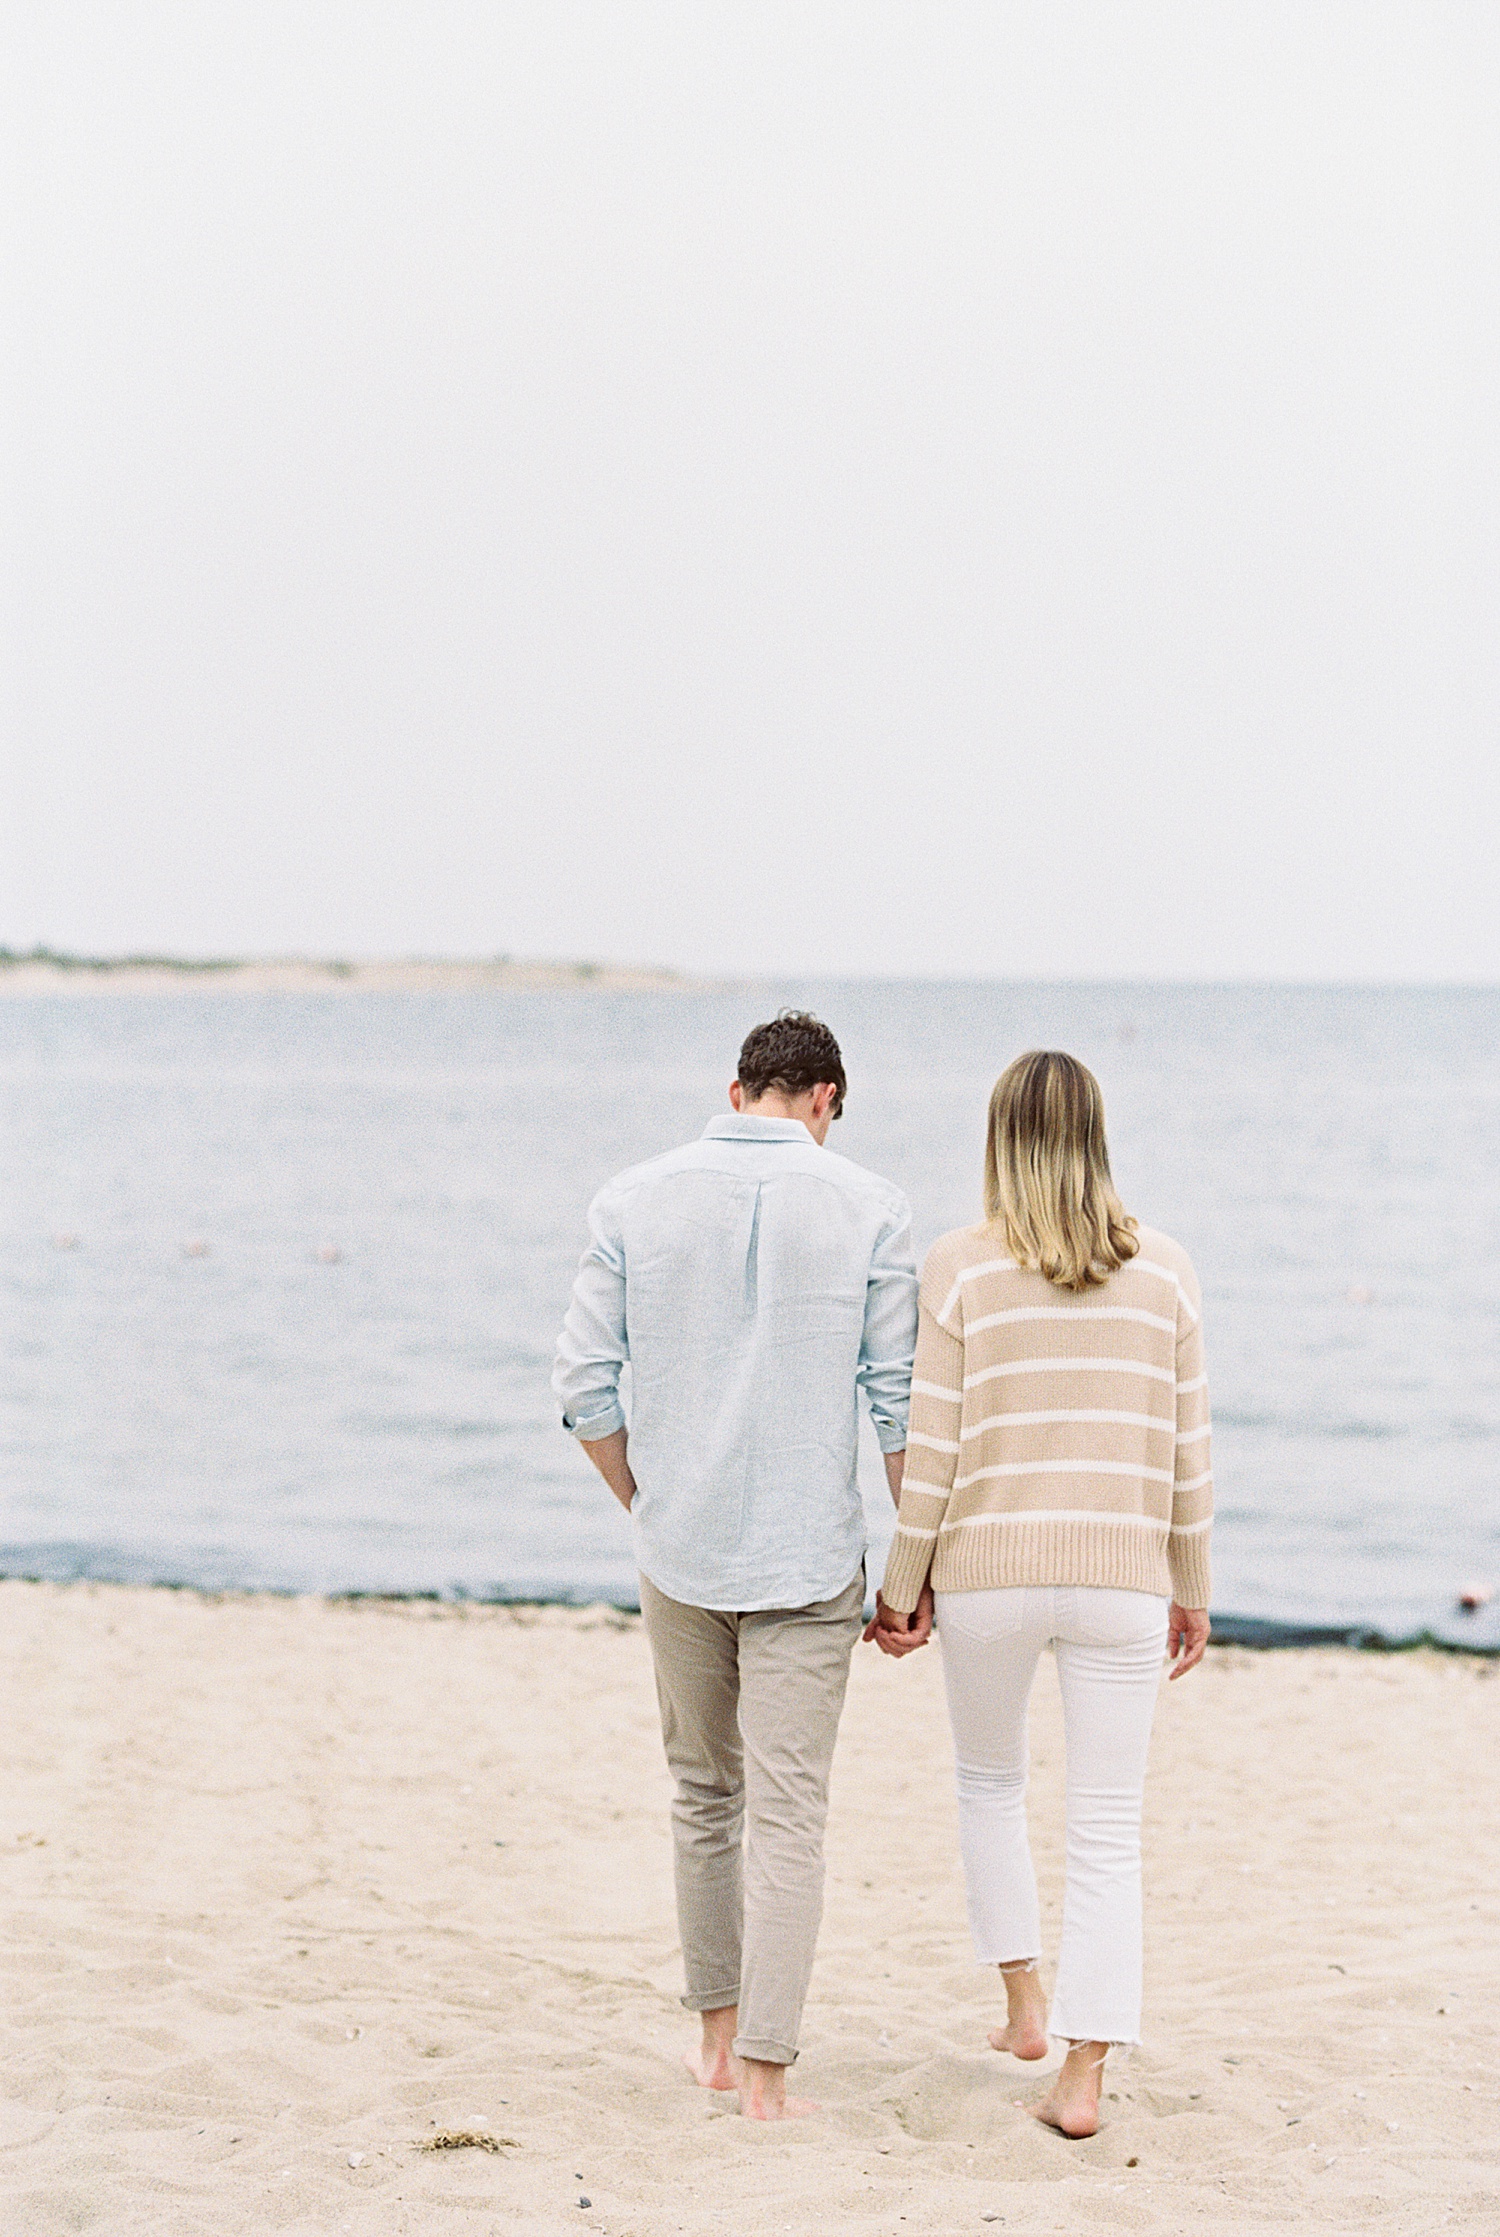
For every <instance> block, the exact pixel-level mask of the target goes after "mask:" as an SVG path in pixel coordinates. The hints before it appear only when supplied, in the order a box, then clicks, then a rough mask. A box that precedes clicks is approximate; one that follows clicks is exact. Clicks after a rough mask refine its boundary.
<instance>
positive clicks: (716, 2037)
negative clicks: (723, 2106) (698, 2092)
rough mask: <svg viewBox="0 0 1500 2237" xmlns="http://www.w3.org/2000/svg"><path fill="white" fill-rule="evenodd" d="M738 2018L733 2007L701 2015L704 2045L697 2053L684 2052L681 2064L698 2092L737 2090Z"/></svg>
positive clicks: (737, 2011)
mask: <svg viewBox="0 0 1500 2237" xmlns="http://www.w3.org/2000/svg"><path fill="white" fill-rule="evenodd" d="M739 2016H740V2015H739V2007H738V2005H736V2004H721V2005H720V2007H719V2009H718V2010H717V2011H715V2012H703V2013H700V2015H699V2017H700V2018H701V2019H702V2021H703V2041H702V2042H701V2043H700V2044H699V2046H698V2048H697V2050H695V2051H686V2052H684V2054H683V2060H682V2063H683V2065H684V2066H685V2067H686V2068H687V2070H688V2072H689V2073H690V2074H691V2075H692V2077H693V2080H694V2081H695V2082H696V2083H697V2084H698V2087H699V2088H700V2089H738V2088H739V2086H740V2067H739V2060H738V2059H737V2058H736V2057H735V2055H734V2031H735V2028H736V2026H737V2025H738V2023H739Z"/></svg>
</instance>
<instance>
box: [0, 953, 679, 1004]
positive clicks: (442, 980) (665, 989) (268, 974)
mask: <svg viewBox="0 0 1500 2237" xmlns="http://www.w3.org/2000/svg"><path fill="white" fill-rule="evenodd" d="M701 984H702V982H701V981H700V980H697V979H690V978H686V977H684V976H683V975H682V974H681V973H679V972H676V971H667V970H658V969H655V968H652V967H650V966H644V965H643V966H641V967H639V968H637V967H635V966H633V965H627V964H613V963H535V962H533V963H527V962H513V961H511V960H510V959H509V958H508V957H506V958H501V957H495V958H493V959H491V960H488V961H484V960H474V961H469V962H462V961H459V962H445V961H442V960H441V959H433V960H424V959H423V958H421V957H415V958H412V959H411V960H409V961H405V962H401V961H385V962H363V963H345V962H340V961H319V960H315V959H313V958H309V957H304V956H283V957H268V958H266V959H264V960H253V959H252V960H248V961H245V962H234V961H230V962H211V963H193V962H176V961H174V960H172V959H170V958H166V957H163V958H156V957H142V958H139V959H137V958H133V957H125V958H119V959H114V960H112V959H109V958H106V957H71V956H59V957H51V956H44V957H37V956H31V955H23V956H15V955H5V954H3V953H0V995H6V994H313V993H317V994H338V993H351V994H449V993H465V994H466V993H481V992H483V991H485V990H486V989H489V988H494V989H496V990H497V991H500V992H506V993H508V992H511V991H513V990H515V989H518V988H544V989H565V990H572V989H581V990H592V991H594V992H603V993H611V994H630V993H674V992H676V993H688V992H693V991H695V990H696V989H697V988H698V987H699V986H700V985H701Z"/></svg>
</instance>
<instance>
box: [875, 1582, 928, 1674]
mask: <svg viewBox="0 0 1500 2237" xmlns="http://www.w3.org/2000/svg"><path fill="white" fill-rule="evenodd" d="M932 1606H933V1602H932V1587H931V1585H923V1587H922V1590H921V1593H920V1594H919V1596H918V1599H917V1605H916V1608H915V1609H914V1611H913V1612H912V1614H911V1615H909V1616H903V1615H898V1614H897V1612H896V1610H895V1609H894V1608H888V1607H887V1606H886V1604H885V1602H884V1601H883V1600H882V1599H881V1597H880V1594H879V1593H878V1592H877V1593H876V1595H875V1613H874V1615H873V1616H872V1617H871V1619H870V1621H869V1622H868V1623H867V1624H866V1625H865V1632H864V1636H865V1639H866V1641H867V1642H868V1641H869V1640H871V1639H873V1640H874V1642H875V1644H876V1646H877V1647H879V1649H880V1651H881V1653H882V1654H893V1655H896V1656H898V1657H899V1656H901V1655H903V1654H910V1653H911V1652H912V1650H913V1648H915V1647H925V1646H926V1644H927V1642H928V1640H929V1639H930V1638H931V1637H932Z"/></svg>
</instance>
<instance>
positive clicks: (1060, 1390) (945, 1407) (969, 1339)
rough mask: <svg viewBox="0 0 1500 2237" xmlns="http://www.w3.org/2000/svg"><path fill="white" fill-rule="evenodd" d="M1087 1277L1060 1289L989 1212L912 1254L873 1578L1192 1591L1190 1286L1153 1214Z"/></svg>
mask: <svg viewBox="0 0 1500 2237" xmlns="http://www.w3.org/2000/svg"><path fill="white" fill-rule="evenodd" d="M1139 1241H1140V1246H1141V1247H1140V1251H1139V1253H1138V1255H1137V1256H1136V1257H1135V1258H1132V1259H1129V1260H1127V1261H1126V1263H1125V1265H1123V1266H1122V1267H1120V1268H1119V1270H1118V1272H1116V1273H1114V1274H1112V1275H1111V1276H1110V1278H1109V1280H1108V1281H1107V1282H1106V1283H1105V1284H1104V1286H1103V1287H1102V1288H1101V1289H1089V1290H1068V1289H1060V1288H1058V1287H1057V1285H1056V1284H1055V1283H1053V1282H1049V1281H1048V1279H1047V1277H1046V1275H1045V1274H1037V1273H1029V1272H1027V1271H1026V1270H1025V1269H1023V1268H1021V1267H1019V1266H1017V1265H1016V1263H1015V1261H1014V1260H1013V1259H1011V1258H1008V1257H1006V1256H1005V1246H1004V1244H1003V1242H1001V1241H1000V1240H999V1237H998V1235H997V1232H996V1230H995V1229H994V1228H991V1227H969V1228H962V1229H960V1230H959V1231H958V1232H957V1233H955V1234H952V1235H945V1236H944V1237H943V1238H942V1240H941V1241H940V1242H937V1243H934V1245H933V1246H932V1249H931V1250H930V1251H929V1253H928V1255H927V1263H926V1265H925V1266H924V1267H923V1269H922V1291H921V1307H920V1319H919V1327H918V1332H917V1357H916V1365H915V1369H914V1371H913V1375H912V1386H911V1392H912V1404H911V1428H910V1432H909V1434H908V1438H907V1450H906V1474H905V1477H904V1479H903V1482H902V1486H901V1512H900V1516H899V1519H898V1521H897V1525H896V1536H895V1539H894V1541H893V1543H892V1545H891V1551H890V1558H889V1560H888V1561H887V1563H886V1571H885V1582H884V1584H883V1585H882V1587H881V1591H882V1593H883V1595H884V1598H885V1600H886V1603H887V1605H888V1606H889V1607H891V1608H894V1609H897V1610H899V1611H900V1612H901V1613H903V1614H909V1613H910V1611H911V1610H912V1609H913V1608H914V1607H915V1606H916V1604H917V1596H918V1594H919V1593H920V1591H921V1589H922V1586H923V1584H924V1583H925V1581H926V1578H927V1573H928V1570H929V1568H930V1569H931V1572H932V1582H933V1584H934V1586H935V1587H936V1589H937V1590H938V1591H939V1592H976V1591H982V1590H984V1589H985V1588H987V1587H990V1586H995V1585H1048V1584H1057V1585H1118V1586H1123V1587H1124V1588H1125V1589H1126V1590H1128V1591H1134V1592H1159V1593H1167V1592H1170V1593H1171V1594H1172V1595H1173V1597H1174V1598H1175V1599H1177V1600H1179V1601H1180V1602H1181V1603H1182V1605H1183V1606H1184V1607H1185V1608H1206V1607H1207V1606H1208V1590H1209V1568H1208V1539H1209V1528H1210V1524H1211V1522H1212V1518H1213V1479H1212V1475H1211V1473H1210V1468H1209V1449H1208V1448H1209V1420H1208V1378H1207V1376H1206V1375H1205V1373H1204V1369H1203V1333H1202V1322H1201V1314H1202V1301H1201V1293H1200V1291H1199V1288H1198V1279H1197V1276H1196V1275H1195V1274H1194V1272H1193V1269H1192V1265H1191V1263H1190V1262H1189V1259H1188V1256H1187V1253H1186V1252H1185V1251H1183V1250H1180V1249H1179V1248H1178V1246H1177V1244H1176V1243H1174V1242H1172V1241H1171V1240H1170V1239H1169V1238H1168V1237H1167V1236H1165V1235H1160V1234H1158V1233H1156V1232H1155V1230H1154V1229H1152V1228H1149V1227H1143V1228H1141V1229H1140V1230H1139Z"/></svg>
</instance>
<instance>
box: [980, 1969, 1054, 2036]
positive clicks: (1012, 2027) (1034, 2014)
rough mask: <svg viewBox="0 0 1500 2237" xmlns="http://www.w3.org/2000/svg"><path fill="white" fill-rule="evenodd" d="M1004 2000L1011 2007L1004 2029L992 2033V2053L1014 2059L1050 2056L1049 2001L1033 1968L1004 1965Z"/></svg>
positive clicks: (1002, 1973) (994, 2030)
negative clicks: (1007, 2052)
mask: <svg viewBox="0 0 1500 2237" xmlns="http://www.w3.org/2000/svg"><path fill="white" fill-rule="evenodd" d="M1000 1978H1001V1979H1002V1980H1003V1981H1004V1983H1005V2000H1006V2003H1007V2004H1008V2005H1009V2007H1010V2011H1009V2014H1008V2016H1007V2018H1006V2022H1005V2025H1004V2026H1003V2027H992V2028H991V2029H990V2049H991V2050H994V2051H1009V2053H1010V2055H1011V2057H1012V2058H1045V2057H1046V2055H1047V1999H1046V1997H1045V1996H1044V1995H1043V1994H1042V1984H1041V1981H1040V1979H1039V1977H1038V1975H1037V1970H1036V1966H1035V1965H1034V1964H1030V1963H1028V1964H1025V1965H1002V1966H1001V1968H1000Z"/></svg>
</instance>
